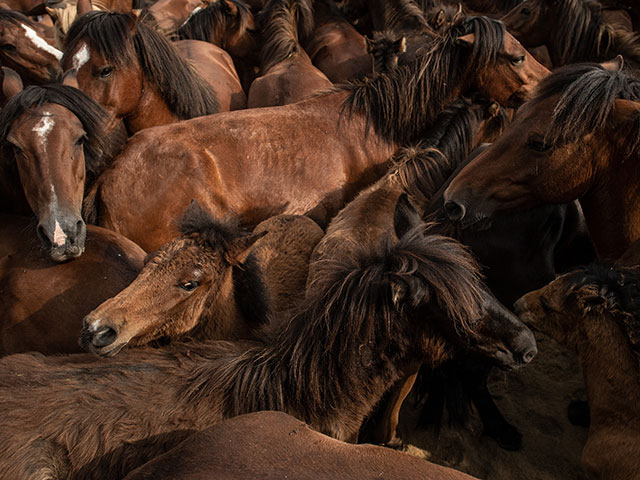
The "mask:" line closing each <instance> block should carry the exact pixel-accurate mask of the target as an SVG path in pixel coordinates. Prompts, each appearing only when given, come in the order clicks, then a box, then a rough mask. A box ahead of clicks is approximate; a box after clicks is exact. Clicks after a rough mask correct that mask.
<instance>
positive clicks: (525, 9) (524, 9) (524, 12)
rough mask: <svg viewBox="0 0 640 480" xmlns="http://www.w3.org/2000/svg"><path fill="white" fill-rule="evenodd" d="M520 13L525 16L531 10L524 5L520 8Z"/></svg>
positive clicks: (529, 13)
mask: <svg viewBox="0 0 640 480" xmlns="http://www.w3.org/2000/svg"><path fill="white" fill-rule="evenodd" d="M520 13H521V14H522V15H524V16H525V17H528V16H529V15H531V10H529V9H528V8H527V7H524V8H523V9H522V10H520Z"/></svg>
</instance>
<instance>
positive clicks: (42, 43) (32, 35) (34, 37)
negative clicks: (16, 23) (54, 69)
mask: <svg viewBox="0 0 640 480" xmlns="http://www.w3.org/2000/svg"><path fill="white" fill-rule="evenodd" d="M20 25H21V26H22V28H23V29H24V31H25V32H27V38H28V39H29V40H31V41H32V42H33V44H34V45H35V46H36V47H38V48H39V49H40V50H44V51H45V52H47V53H50V54H51V55H53V56H54V57H56V58H57V59H58V60H60V59H61V58H62V52H61V51H60V50H58V49H57V48H54V47H52V46H51V45H49V44H48V43H47V41H46V40H45V39H44V38H42V37H41V36H40V35H38V34H37V33H36V31H35V30H34V29H33V28H31V27H29V26H28V25H25V24H24V23H21V24H20Z"/></svg>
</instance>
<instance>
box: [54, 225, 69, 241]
mask: <svg viewBox="0 0 640 480" xmlns="http://www.w3.org/2000/svg"><path fill="white" fill-rule="evenodd" d="M66 240H67V236H66V235H65V234H64V231H63V230H62V227H61V226H60V224H59V223H58V220H56V223H55V225H54V228H53V244H54V245H55V246H57V247H61V246H63V245H64V243H65V241H66Z"/></svg>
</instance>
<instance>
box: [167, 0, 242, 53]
mask: <svg viewBox="0 0 640 480" xmlns="http://www.w3.org/2000/svg"><path fill="white" fill-rule="evenodd" d="M230 1H232V2H233V3H234V4H235V6H236V12H237V15H235V16H233V17H232V16H230V15H229V9H228V7H227V6H226V5H225V2H223V1H217V2H211V3H209V4H208V5H207V6H206V7H204V8H202V9H200V10H198V11H197V12H196V13H193V14H192V15H191V16H190V17H189V18H188V19H187V21H186V22H185V23H184V24H183V25H182V26H181V27H180V28H179V29H178V32H177V34H178V37H179V38H182V39H190V40H201V41H204V42H208V41H209V38H210V34H211V32H212V31H213V32H215V31H216V30H217V29H226V28H230V27H231V26H232V25H230V24H229V22H230V20H233V21H236V22H237V24H235V25H233V27H234V29H235V30H236V32H238V33H239V34H242V33H244V32H245V31H246V30H247V28H248V27H249V20H251V17H252V13H251V10H250V8H249V6H248V5H247V4H246V3H244V2H243V1H241V0H230ZM222 48H225V45H222Z"/></svg>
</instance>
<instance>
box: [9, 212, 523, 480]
mask: <svg viewBox="0 0 640 480" xmlns="http://www.w3.org/2000/svg"><path fill="white" fill-rule="evenodd" d="M398 223H399V224H400V225H407V223H408V220H407V219H404V218H402V219H399V222H398ZM482 296H483V292H482V287H481V283H480V276H479V273H478V271H477V269H476V266H475V265H474V262H473V260H472V259H471V257H470V256H469V254H468V253H467V252H466V251H465V250H464V248H463V247H461V246H460V245H459V244H458V243H457V242H455V241H453V240H450V239H446V238H443V237H439V236H434V235H429V234H428V232H425V231H424V227H423V226H422V224H419V225H415V226H414V227H412V228H409V229H408V230H406V232H405V233H404V234H403V235H401V236H400V238H399V240H398V241H397V242H394V241H393V240H391V239H385V241H383V242H382V244H381V245H378V246H377V247H376V248H375V249H373V250H369V251H367V250H365V249H363V250H362V251H361V252H357V254H356V256H355V258H353V259H351V260H350V261H348V262H346V263H344V262H326V263H325V271H324V275H323V277H322V280H321V281H319V282H316V283H315V289H314V293H313V294H310V293H309V292H308V293H307V297H306V299H305V301H304V302H303V304H302V305H301V307H300V309H299V310H297V312H295V313H293V314H292V315H291V316H290V317H289V319H288V320H287V321H281V322H274V323H273V324H271V325H272V326H273V330H272V331H265V332H264V334H263V335H262V336H261V338H263V340H262V341H260V342H247V341H241V342H230V341H224V342H223V341H218V342H210V343H207V344H203V345H195V344H187V345H183V346H175V348H174V349H170V350H166V349H142V350H137V351H136V352H135V353H133V352H132V353H131V354H128V352H123V353H122V354H120V355H119V356H117V357H114V358H112V359H109V360H108V362H107V361H105V360H103V359H98V358H96V357H87V356H82V355H79V356H67V357H43V356H39V355H37V354H18V355H12V356H10V357H6V358H4V359H2V360H0V406H1V407H2V411H3V412H4V414H3V416H2V418H0V425H1V430H2V432H3V435H2V437H0V447H1V448H2V451H3V452H5V453H4V455H3V456H2V458H0V465H1V467H2V469H3V471H4V472H5V474H6V475H7V476H10V477H11V478H15V479H23V478H31V477H32V476H33V474H34V472H38V473H39V474H40V475H43V476H46V475H48V476H52V477H54V478H55V477H56V476H57V477H65V478H70V479H74V478H85V479H90V478H101V479H111V478H122V477H124V476H125V475H126V474H127V473H128V472H130V471H131V470H132V469H134V468H136V467H138V466H139V465H142V464H143V463H145V462H146V461H148V460H150V459H152V458H154V457H156V456H158V455H160V454H161V453H164V452H165V451H167V450H169V449H170V448H172V447H174V446H175V445H177V444H178V443H179V442H180V441H182V440H184V439H185V438H186V437H187V436H188V435H189V434H190V433H192V432H194V431H198V430H203V429H205V428H207V427H210V426H212V425H214V424H216V423H218V422H219V421H221V420H223V419H225V418H229V417H233V416H237V415H241V414H243V413H250V412H253V411H258V410H279V411H284V412H286V413H289V414H292V415H294V416H295V417H297V418H299V419H300V420H303V421H305V422H307V423H308V424H309V425H310V426H311V427H313V428H314V429H316V430H318V431H320V432H322V433H325V434H328V435H331V436H332V437H334V438H337V439H339V440H348V439H353V438H354V437H355V436H356V435H357V432H358V429H359V427H360V424H361V423H362V420H363V418H364V417H365V416H366V415H367V414H368V413H369V412H370V411H371V409H372V408H373V406H374V405H375V404H376V403H377V401H378V400H379V399H380V397H381V395H382V394H383V392H384V390H385V388H386V385H389V384H392V383H394V382H395V380H396V379H398V378H399V377H400V376H402V374H403V372H404V370H405V369H406V368H407V367H408V366H409V365H411V364H413V363H415V362H416V361H419V362H427V363H429V364H431V365H436V364H438V363H440V362H441V361H442V360H444V359H445V358H447V357H448V356H449V355H450V354H451V352H452V351H454V350H455V349H456V348H465V347H466V348H476V349H484V350H485V351H486V352H487V354H490V352H493V353H494V354H498V353H499V351H500V349H502V348H504V347H503V346H502V345H501V342H498V343H496V342H497V341H496V340H494V339H493V337H492V334H491V329H492V328H496V327H497V326H496V325H493V324H490V325H487V324H486V323H485V322H483V321H481V319H482V318H483V316H484V313H485V311H484V308H483V306H482V304H483V299H482ZM487 327H488V328H487ZM534 348H535V347H534ZM60 398H65V402H60ZM97 411H99V413H100V414H99V415H96V412H97ZM123 415H124V416H123Z"/></svg>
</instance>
